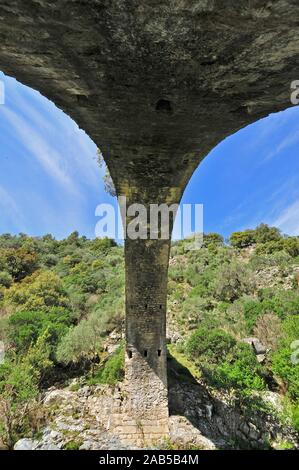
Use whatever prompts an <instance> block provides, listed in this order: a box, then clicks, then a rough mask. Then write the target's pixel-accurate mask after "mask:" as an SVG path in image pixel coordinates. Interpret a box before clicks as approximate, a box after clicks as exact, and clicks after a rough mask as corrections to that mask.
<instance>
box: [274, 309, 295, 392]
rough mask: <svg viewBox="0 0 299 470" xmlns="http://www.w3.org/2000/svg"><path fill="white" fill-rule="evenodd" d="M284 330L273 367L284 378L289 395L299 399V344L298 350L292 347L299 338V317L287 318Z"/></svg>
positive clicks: (283, 325)
mask: <svg viewBox="0 0 299 470" xmlns="http://www.w3.org/2000/svg"><path fill="white" fill-rule="evenodd" d="M282 331H283V339H282V340H281V342H280V345H279V348H278V350H277V351H276V352H275V353H274V354H273V356H272V369H273V371H274V373H275V374H276V375H277V377H279V378H280V379H281V380H282V382H283V384H284V385H285V388H286V390H287V392H288V394H289V396H290V397H291V398H292V399H294V400H298V399H299V363H296V362H298V353H297V351H298V346H297V351H296V349H295V350H294V349H293V348H292V345H293V342H294V341H297V340H298V338H299V317H298V316H297V315H292V316H290V317H288V318H286V319H285V320H284V321H283V324H282ZM293 355H294V356H293ZM294 359H295V360H294Z"/></svg>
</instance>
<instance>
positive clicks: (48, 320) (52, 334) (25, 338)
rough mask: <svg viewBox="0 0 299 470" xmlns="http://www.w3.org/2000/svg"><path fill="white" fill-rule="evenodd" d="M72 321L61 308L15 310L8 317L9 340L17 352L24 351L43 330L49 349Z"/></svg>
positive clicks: (56, 342) (54, 345)
mask: <svg viewBox="0 0 299 470" xmlns="http://www.w3.org/2000/svg"><path fill="white" fill-rule="evenodd" d="M71 323H72V319H71V314H70V312H68V311H67V310H65V309H62V308H53V307H52V308H51V309H49V310H48V311H46V312H41V311H29V312H15V313H13V314H12V315H11V316H10V317H9V319H8V331H9V340H10V341H11V343H12V345H13V346H14V347H15V349H16V351H17V353H24V352H26V351H27V350H28V348H29V347H30V345H31V344H32V343H34V342H35V341H36V340H37V339H38V337H39V336H40V335H42V334H43V333H44V332H45V331H47V332H48V343H49V344H50V345H51V347H52V348H51V350H52V351H54V348H55V347H56V346H57V344H58V342H59V340H60V339H61V338H62V337H63V336H64V335H65V334H66V333H67V331H68V328H69V326H70V325H71Z"/></svg>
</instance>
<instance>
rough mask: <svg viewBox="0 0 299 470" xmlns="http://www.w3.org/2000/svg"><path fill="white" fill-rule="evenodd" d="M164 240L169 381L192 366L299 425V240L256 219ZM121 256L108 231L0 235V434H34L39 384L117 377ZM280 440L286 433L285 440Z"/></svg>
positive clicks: (219, 386)
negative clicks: (241, 226)
mask: <svg viewBox="0 0 299 470" xmlns="http://www.w3.org/2000/svg"><path fill="white" fill-rule="evenodd" d="M189 246H190V243H188V241H186V240H182V241H178V242H175V243H174V244H173V246H172V252H171V258H170V267H169V286H168V337H169V346H168V347H169V364H170V366H169V375H170V377H169V381H170V383H171V381H180V380H184V377H185V376H186V374H190V375H191V376H192V377H193V379H194V380H196V381H197V382H198V383H200V384H202V385H203V386H204V387H206V388H207V389H208V390H212V391H215V393H220V394H221V393H222V394H224V395H226V396H230V397H232V396H233V397H234V399H235V400H237V401H238V403H241V404H243V405H244V406H245V407H246V409H247V411H248V410H249V412H253V410H259V409H261V411H263V412H264V411H265V407H266V406H267V405H266V404H265V402H261V397H262V396H263V394H265V393H267V392H273V393H275V394H276V396H279V397H280V401H281V406H280V408H279V412H278V411H277V409H270V408H271V407H270V408H269V409H267V410H266V412H267V413H268V414H269V413H270V414H271V413H275V414H276V415H277V418H278V419H279V420H280V421H281V422H282V423H285V424H286V425H288V426H290V427H291V428H293V429H294V430H297V431H299V352H298V350H299V343H298V340H299V316H298V314H299V238H298V237H287V236H283V235H282V234H281V233H280V232H279V230H277V229H276V228H273V227H268V226H267V225H260V226H259V227H257V228H256V229H255V230H246V231H243V232H235V233H233V234H232V235H231V237H230V239H229V240H227V241H226V242H225V241H224V240H223V238H222V237H221V236H220V235H218V234H207V235H205V236H204V245H203V247H202V249H200V250H196V251H189V248H188V247H189ZM123 327H124V257H123V247H122V246H118V245H117V244H116V243H115V242H114V241H113V240H109V239H95V240H88V239H86V238H85V237H81V236H79V234H78V233H76V232H74V233H72V234H71V235H70V236H69V237H68V238H67V239H64V240H55V239H54V238H53V237H52V236H51V235H45V236H44V237H41V238H33V237H29V236H26V235H24V234H20V235H19V236H11V235H9V234H4V235H1V236H0V341H2V343H3V344H4V348H5V359H4V362H3V363H2V364H0V435H1V441H2V443H3V445H5V446H7V447H9V448H12V447H13V446H14V444H15V442H16V441H17V440H18V439H20V438H21V437H24V436H33V437H34V436H36V435H38V433H39V432H40V429H41V428H42V427H43V426H45V423H46V422H47V419H48V418H47V416H45V414H44V413H43V407H42V406H41V403H42V397H43V393H44V392H45V390H47V389H49V388H50V387H57V388H61V389H64V388H67V387H74V383H75V384H76V389H80V387H83V386H86V385H89V386H93V385H97V384H110V385H115V384H117V383H118V382H119V381H122V379H123V376H124V343H123ZM284 445H285V446H286V447H288V446H290V444H289V443H284Z"/></svg>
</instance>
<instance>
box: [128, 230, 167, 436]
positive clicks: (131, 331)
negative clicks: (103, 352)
mask: <svg viewBox="0 0 299 470" xmlns="http://www.w3.org/2000/svg"><path fill="white" fill-rule="evenodd" d="M169 250H170V240H140V239H138V240H130V239H127V240H126V242H125V262H126V358H125V385H124V388H125V392H126V395H127V398H126V414H127V415H128V416H130V418H131V421H130V424H129V423H128V425H126V426H125V429H124V437H126V439H128V436H129V439H131V440H133V441H135V442H139V441H142V442H143V443H149V442H155V441H158V440H161V439H165V438H166V437H167V436H168V393H167V350H166V302H167V272H168V261H169Z"/></svg>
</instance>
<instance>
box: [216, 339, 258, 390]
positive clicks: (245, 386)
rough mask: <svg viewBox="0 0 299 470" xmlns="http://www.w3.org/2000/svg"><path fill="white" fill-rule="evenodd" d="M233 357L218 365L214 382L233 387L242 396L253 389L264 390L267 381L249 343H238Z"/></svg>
mask: <svg viewBox="0 0 299 470" xmlns="http://www.w3.org/2000/svg"><path fill="white" fill-rule="evenodd" d="M231 353H232V358H231V359H224V361H223V362H222V363H220V364H218V365H217V366H216V369H215V370H214V371H213V372H212V377H213V381H214V383H215V384H216V385H217V386H218V387H219V386H220V387H222V388H227V389H230V388H233V389H235V390H237V391H238V392H239V393H240V395H241V396H247V395H248V394H250V393H251V392H252V391H253V390H264V389H265V382H264V380H263V378H262V377H261V373H262V368H261V366H260V364H259V363H258V362H257V360H256V357H255V355H254V353H253V351H252V349H251V346H249V345H247V344H238V345H236V346H235V347H234V349H233V350H232V351H231Z"/></svg>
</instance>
